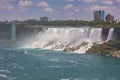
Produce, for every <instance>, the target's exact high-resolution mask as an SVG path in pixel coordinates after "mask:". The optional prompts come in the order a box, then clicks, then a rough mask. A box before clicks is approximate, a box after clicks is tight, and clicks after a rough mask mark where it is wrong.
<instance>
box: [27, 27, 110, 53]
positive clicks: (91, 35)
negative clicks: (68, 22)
mask: <svg viewBox="0 0 120 80" xmlns="http://www.w3.org/2000/svg"><path fill="white" fill-rule="evenodd" d="M110 31H111V30H110ZM111 32H112V31H111ZM109 35H110V33H109ZM27 42H28V44H25V47H31V48H42V49H52V50H62V51H69V52H76V53H85V52H86V51H87V50H88V49H89V48H91V47H92V46H93V44H97V43H101V42H103V40H102V28H88V27H87V28H48V29H46V30H45V31H44V32H40V33H39V34H38V35H37V36H35V37H34V38H32V39H30V40H29V41H27Z"/></svg>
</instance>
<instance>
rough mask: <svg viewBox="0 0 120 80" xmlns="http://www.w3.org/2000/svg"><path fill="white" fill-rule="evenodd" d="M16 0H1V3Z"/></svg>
mask: <svg viewBox="0 0 120 80" xmlns="http://www.w3.org/2000/svg"><path fill="white" fill-rule="evenodd" d="M12 1H14V0H0V3H9V2H12Z"/></svg>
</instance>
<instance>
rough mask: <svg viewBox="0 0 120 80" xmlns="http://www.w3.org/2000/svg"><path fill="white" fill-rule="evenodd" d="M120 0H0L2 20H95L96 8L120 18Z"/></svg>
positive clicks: (0, 17)
mask: <svg viewBox="0 0 120 80" xmlns="http://www.w3.org/2000/svg"><path fill="white" fill-rule="evenodd" d="M119 8H120V0H0V20H15V19H17V20H26V19H39V18H40V17H42V16H48V17H50V18H51V19H52V20H56V19H57V20H68V19H73V20H76V19H77V20H93V11H94V10H105V14H108V13H110V14H111V15H114V16H115V18H116V19H118V18H120V11H119Z"/></svg>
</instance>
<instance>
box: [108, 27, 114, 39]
mask: <svg viewBox="0 0 120 80" xmlns="http://www.w3.org/2000/svg"><path fill="white" fill-rule="evenodd" d="M113 32H114V28H111V29H110V30H109V33H108V37H107V40H106V41H109V40H112V38H113Z"/></svg>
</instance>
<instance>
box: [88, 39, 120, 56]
mask: <svg viewBox="0 0 120 80" xmlns="http://www.w3.org/2000/svg"><path fill="white" fill-rule="evenodd" d="M87 53H91V54H98V55H106V56H113V57H118V58H120V40H111V41H108V42H105V43H103V44H97V45H95V46H93V47H92V48H90V49H89V50H88V51H87Z"/></svg>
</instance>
